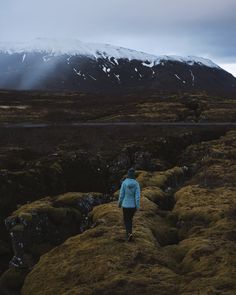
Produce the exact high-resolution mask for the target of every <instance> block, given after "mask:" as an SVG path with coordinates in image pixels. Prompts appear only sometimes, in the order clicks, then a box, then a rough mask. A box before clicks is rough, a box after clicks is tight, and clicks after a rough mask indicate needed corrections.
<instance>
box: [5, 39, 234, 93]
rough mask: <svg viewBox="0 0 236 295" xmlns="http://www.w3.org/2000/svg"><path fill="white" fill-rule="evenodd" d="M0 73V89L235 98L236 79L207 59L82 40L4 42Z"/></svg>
mask: <svg viewBox="0 0 236 295" xmlns="http://www.w3.org/2000/svg"><path fill="white" fill-rule="evenodd" d="M0 69H1V70H0V88H1V89H13V90H52V91H87V92H107V91H127V90H132V91H133V90H137V89H153V90H167V91H178V90H186V91H195V90H196V91H199V90H200V91H207V92H214V93H229V94H231V93H236V78H235V77H233V75H231V74H229V73H228V72H226V71H225V70H223V69H222V68H220V67H219V66H218V65H217V64H215V63H214V62H212V61H211V60H209V59H205V58H202V57H195V56H187V57H180V56H166V55H164V56H156V55H151V54H147V53H144V52H139V51H135V50H131V49H127V48H122V47H118V46H112V45H109V44H95V43H94V44H93V43H83V42H81V41H78V40H56V39H36V40H34V41H32V42H28V43H17V44H11V43H2V44H0Z"/></svg>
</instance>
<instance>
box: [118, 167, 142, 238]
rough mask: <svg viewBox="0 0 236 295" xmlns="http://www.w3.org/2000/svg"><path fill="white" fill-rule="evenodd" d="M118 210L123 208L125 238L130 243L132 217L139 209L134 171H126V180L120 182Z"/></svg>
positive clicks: (137, 187)
mask: <svg viewBox="0 0 236 295" xmlns="http://www.w3.org/2000/svg"><path fill="white" fill-rule="evenodd" d="M118 206H119V208H121V207H122V208H123V218H124V225H125V229H126V238H127V240H128V241H131V240H132V238H133V235H132V225H133V217H134V214H135V212H136V210H137V209H139V208H140V186H139V183H138V181H137V180H136V179H135V170H134V169H133V168H130V169H129V170H128V176H127V178H126V179H125V180H124V181H123V182H122V185H121V188H120V195H119V201H118Z"/></svg>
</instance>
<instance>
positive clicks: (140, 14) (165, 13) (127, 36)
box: [0, 0, 236, 76]
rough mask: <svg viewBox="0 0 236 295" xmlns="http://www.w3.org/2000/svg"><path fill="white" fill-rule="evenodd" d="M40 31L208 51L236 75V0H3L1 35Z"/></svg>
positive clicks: (156, 48) (139, 46)
mask: <svg viewBox="0 0 236 295" xmlns="http://www.w3.org/2000/svg"><path fill="white" fill-rule="evenodd" d="M37 37H47V38H63V39H65V38H76V39H80V40H81V41H89V42H102V43H110V44H114V45H119V46H124V47H128V48H132V49H136V50H142V51H145V52H148V53H152V54H177V55H197V56H203V57H208V58H210V59H212V60H213V61H214V62H216V63H218V64H219V65H221V66H222V67H224V68H225V69H226V70H228V71H230V72H231V73H233V74H234V76H236V0H144V1H143V0H0V41H24V40H30V39H34V38H37Z"/></svg>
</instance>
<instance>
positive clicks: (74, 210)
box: [0, 192, 110, 291]
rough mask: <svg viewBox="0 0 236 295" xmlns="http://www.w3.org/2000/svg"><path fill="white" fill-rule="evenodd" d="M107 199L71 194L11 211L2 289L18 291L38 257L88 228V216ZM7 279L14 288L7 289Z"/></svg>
mask: <svg viewBox="0 0 236 295" xmlns="http://www.w3.org/2000/svg"><path fill="white" fill-rule="evenodd" d="M109 200H110V197H109V196H108V195H104V194H102V193H78V192H75V193H73V192H71V193H66V194H63V195H59V196H57V197H47V198H44V199H41V200H39V201H36V202H33V203H30V204H27V205H24V206H22V207H20V208H19V209H18V210H17V211H15V212H14V213H13V214H12V215H11V216H10V217H8V218H7V219H6V220H5V224H6V227H7V229H8V231H9V234H10V236H11V241H12V247H13V250H14V256H13V258H12V259H11V261H10V263H9V266H10V268H9V269H8V270H7V271H6V272H5V273H4V274H3V275H2V277H1V279H0V286H2V288H3V290H11V291H12V290H13V291H14V289H18V290H19V289H20V287H21V285H22V283H23V281H24V278H25V275H26V274H27V272H29V270H30V269H32V267H33V266H34V264H35V263H37V261H38V260H39V257H40V256H41V255H43V254H44V253H46V252H48V251H50V250H51V249H52V248H54V247H55V246H57V245H59V244H61V243H63V242H64V241H65V240H66V239H67V238H68V237H71V236H73V235H76V234H79V233H82V232H83V231H84V230H85V229H86V228H87V227H88V213H89V212H90V211H91V210H92V209H93V207H94V206H97V205H99V204H102V203H105V202H108V201H109ZM3 254H4V252H3ZM0 255H1V253H0ZM11 280H13V281H16V282H17V283H16V285H14V283H13V286H11V284H10V283H9V282H10V281H11Z"/></svg>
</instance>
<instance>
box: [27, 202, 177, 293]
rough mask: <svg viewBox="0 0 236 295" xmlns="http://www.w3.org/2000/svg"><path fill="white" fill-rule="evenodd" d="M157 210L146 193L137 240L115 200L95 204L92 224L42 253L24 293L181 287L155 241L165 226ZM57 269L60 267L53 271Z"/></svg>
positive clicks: (137, 222)
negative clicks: (128, 233) (131, 238)
mask: <svg viewBox="0 0 236 295" xmlns="http://www.w3.org/2000/svg"><path fill="white" fill-rule="evenodd" d="M157 211H158V206H157V205H156V204H154V203H153V202H152V201H150V200H148V199H147V198H146V197H143V198H142V210H140V211H139V212H137V213H136V215H135V217H134V223H135V241H134V242H131V243H126V242H125V232H124V229H123V221H122V214H121V210H120V209H119V208H117V202H112V203H109V204H105V205H100V206H97V207H95V208H94V209H93V211H92V212H91V213H90V217H91V220H92V224H93V227H92V228H91V229H89V230H87V231H85V232H84V233H83V234H81V235H78V236H75V237H73V238H70V239H68V240H67V241H66V242H65V243H64V244H62V245H61V246H59V247H57V248H55V249H53V250H52V251H50V252H49V253H47V254H45V255H44V256H42V257H41V259H40V261H39V263H38V264H37V265H36V266H35V267H34V269H33V270H32V272H31V273H30V274H29V275H28V276H27V278H26V281H25V284H24V287H23V290H22V294H24V295H25V294H45V295H46V294H51V295H53V294H56V293H58V292H60V294H126V293H130V294H133V293H132V292H134V290H135V294H144V293H146V292H150V293H151V294H155V292H156V291H157V290H159V292H160V293H161V294H172V293H175V292H177V285H178V282H179V277H178V275H177V274H175V273H174V272H173V271H172V270H171V269H169V268H168V258H167V257H165V255H164V252H163V249H162V248H161V246H160V244H159V243H158V241H157V236H156V235H157V227H158V229H159V230H160V228H161V226H162V227H166V228H167V225H166V224H165V220H164V219H162V218H161V217H160V216H158V214H157ZM157 225H158V226H157ZM163 232H165V229H164V228H163ZM54 268H57V269H58V270H60V269H61V270H62V271H57V273H55V272H54ZM43 269H44V271H42V270H43ZM36 278H37V279H36ZM39 285H41V286H39Z"/></svg>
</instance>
